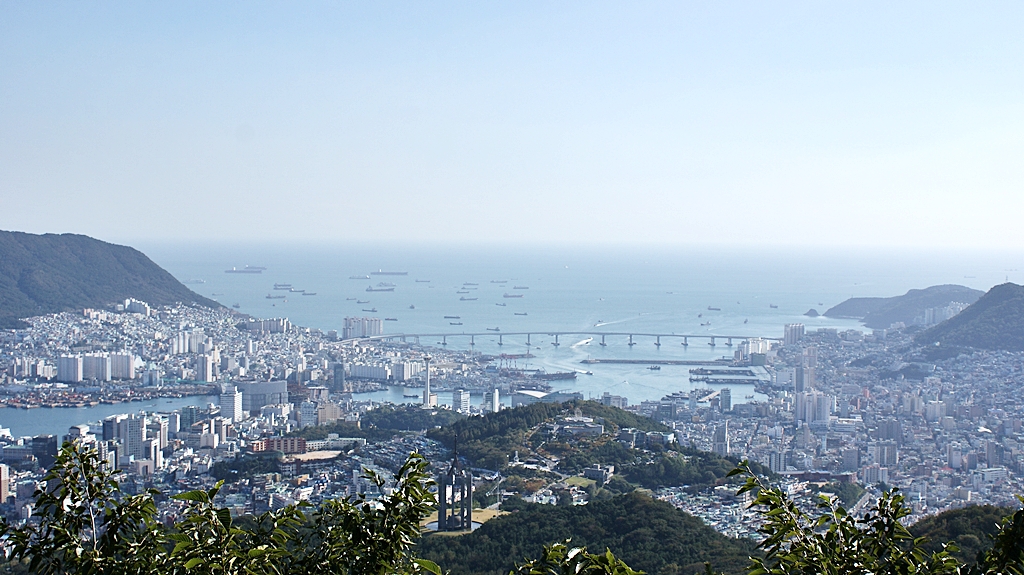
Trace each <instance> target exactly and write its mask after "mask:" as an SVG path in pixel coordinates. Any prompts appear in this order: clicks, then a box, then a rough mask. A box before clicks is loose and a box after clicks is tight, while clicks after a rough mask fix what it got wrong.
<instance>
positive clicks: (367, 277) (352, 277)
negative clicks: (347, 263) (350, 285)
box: [348, 276, 370, 280]
mask: <svg viewBox="0 0 1024 575" xmlns="http://www.w3.org/2000/svg"><path fill="white" fill-rule="evenodd" d="M348 279H350V280H368V279H370V276H348Z"/></svg>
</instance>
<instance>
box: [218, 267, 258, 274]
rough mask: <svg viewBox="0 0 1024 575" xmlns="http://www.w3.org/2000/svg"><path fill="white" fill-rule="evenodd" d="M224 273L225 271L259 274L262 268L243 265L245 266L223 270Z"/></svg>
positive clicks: (229, 272)
mask: <svg viewBox="0 0 1024 575" xmlns="http://www.w3.org/2000/svg"><path fill="white" fill-rule="evenodd" d="M224 273H226V274H261V273H263V270H262V269H256V268H250V267H245V268H242V269H238V268H231V269H229V270H224Z"/></svg>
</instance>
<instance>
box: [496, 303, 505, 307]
mask: <svg viewBox="0 0 1024 575" xmlns="http://www.w3.org/2000/svg"><path fill="white" fill-rule="evenodd" d="M494 305H496V306H498V307H505V306H507V305H508V304H504V303H496V304H494Z"/></svg>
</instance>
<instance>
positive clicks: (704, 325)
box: [700, 321, 711, 327]
mask: <svg viewBox="0 0 1024 575" xmlns="http://www.w3.org/2000/svg"><path fill="white" fill-rule="evenodd" d="M700 325H701V327H707V326H709V325H711V322H710V321H709V322H707V323H702V324H700Z"/></svg>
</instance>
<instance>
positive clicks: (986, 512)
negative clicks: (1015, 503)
mask: <svg viewBox="0 0 1024 575" xmlns="http://www.w3.org/2000/svg"><path fill="white" fill-rule="evenodd" d="M1013 511H1014V510H1013V509H1008V508H1005V507H996V506H994V505H969V506H967V507H964V508H963V509H953V510H950V511H943V512H942V513H939V514H938V515H934V516H932V517H928V518H926V519H922V520H921V521H918V522H917V523H915V524H913V525H911V526H910V532H911V533H912V534H913V535H914V537H924V538H925V540H926V541H925V551H927V552H929V553H933V552H936V551H941V550H942V546H943V545H944V544H946V543H955V544H956V546H957V548H958V549H957V551H954V552H953V555H954V556H955V557H956V558H957V559H958V560H959V561H960V562H961V563H966V564H968V565H971V564H973V563H975V561H976V560H977V557H978V553H980V552H982V551H985V550H987V549H990V548H991V547H992V537H993V536H994V535H995V534H996V532H998V531H999V525H1000V523H1001V522H1002V520H1003V518H1004V517H1006V516H1007V515H1010V514H1012V513H1013Z"/></svg>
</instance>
